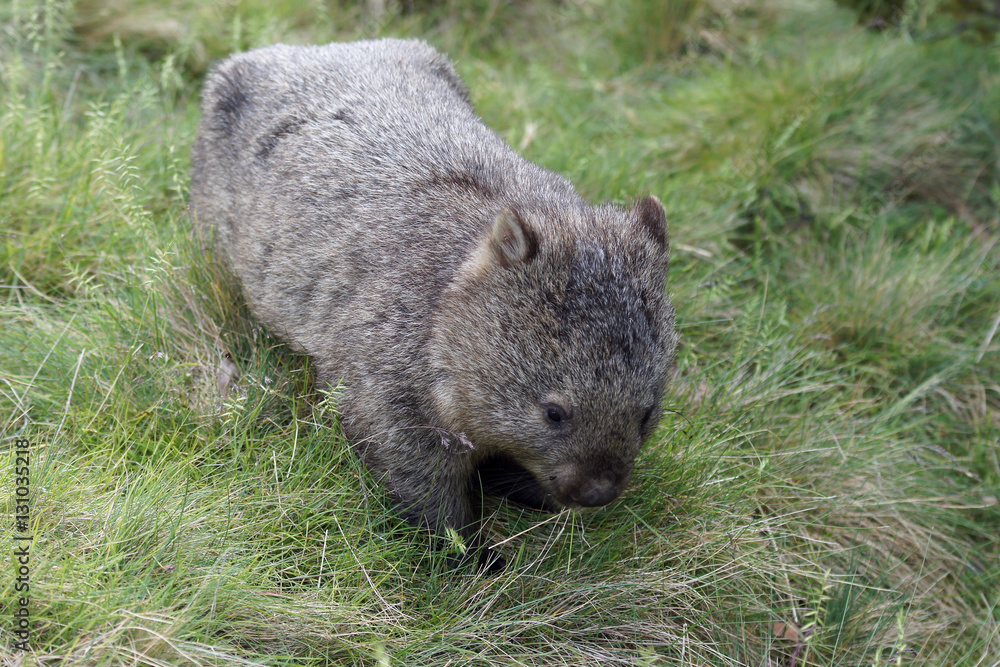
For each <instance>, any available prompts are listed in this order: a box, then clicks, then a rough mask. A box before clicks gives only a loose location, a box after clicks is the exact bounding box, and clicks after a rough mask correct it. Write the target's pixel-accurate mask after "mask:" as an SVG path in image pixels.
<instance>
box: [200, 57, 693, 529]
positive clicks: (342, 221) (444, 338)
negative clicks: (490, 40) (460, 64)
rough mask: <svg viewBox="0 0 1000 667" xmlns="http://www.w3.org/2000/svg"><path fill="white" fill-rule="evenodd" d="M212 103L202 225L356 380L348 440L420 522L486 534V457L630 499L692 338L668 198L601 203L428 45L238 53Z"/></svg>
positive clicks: (217, 75)
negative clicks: (686, 334) (630, 486)
mask: <svg viewBox="0 0 1000 667" xmlns="http://www.w3.org/2000/svg"><path fill="white" fill-rule="evenodd" d="M203 114H204V115H203V119H202V122H201V128H200V132H199V136H198V139H197V142H196V143H195V146H194V151H193V160H192V161H193V168H192V197H191V201H192V208H193V212H194V215H195V218H196V222H197V226H198V228H199V230H200V232H201V234H202V236H203V238H206V239H207V238H210V237H211V236H212V235H213V234H214V239H215V243H216V245H217V247H218V248H219V249H220V254H221V255H222V256H224V257H225V258H226V260H227V261H228V263H229V265H230V266H231V268H232V270H233V271H234V273H235V274H236V275H237V276H238V277H239V279H240V280H241V282H242V284H243V288H244V291H245V293H246V295H247V298H248V300H249V302H250V305H251V308H252V310H253V312H254V313H255V315H256V316H257V318H259V319H260V320H261V321H262V322H264V323H265V324H266V325H267V326H268V327H269V328H270V329H271V330H272V331H273V332H274V333H275V334H276V335H278V336H279V337H281V338H282V339H283V340H285V341H287V342H288V343H289V344H290V345H292V346H293V347H295V348H297V349H300V350H304V351H305V352H307V353H308V354H309V355H311V357H312V358H313V360H314V365H315V369H316V378H317V381H318V382H319V383H320V384H321V385H326V384H335V383H337V382H338V381H341V380H342V381H343V383H344V385H345V390H344V395H343V401H342V406H341V407H342V413H343V427H344V430H345V433H346V434H347V436H348V437H349V438H350V440H351V441H352V442H353V443H354V445H355V447H356V449H357V451H358V452H359V454H360V455H361V457H362V458H363V460H364V461H365V462H366V464H367V465H368V466H369V467H370V468H371V469H373V470H374V471H376V472H377V473H379V474H381V475H382V476H383V478H384V481H385V483H386V485H387V486H388V487H389V488H390V489H391V491H392V492H393V493H394V494H395V497H396V499H397V500H398V502H399V506H400V508H401V510H402V512H403V513H404V515H405V516H406V517H407V518H408V519H410V520H411V521H414V522H417V523H422V524H424V525H427V526H430V527H432V528H434V529H436V530H438V531H439V532H440V531H442V530H443V529H444V528H455V529H457V530H458V531H459V532H460V533H461V534H464V535H466V536H471V535H473V534H474V533H475V530H476V525H477V522H478V510H477V507H476V502H475V498H476V497H477V494H478V485H477V471H479V472H481V474H482V476H483V478H484V486H485V487H486V489H487V490H488V491H492V492H496V493H499V494H502V495H507V496H509V497H510V498H512V499H514V500H516V501H519V502H522V503H525V504H528V505H531V506H534V507H538V508H542V509H549V510H552V509H556V508H558V507H560V506H564V505H565V506H596V505H604V504H606V503H607V502H610V501H611V500H613V499H614V498H615V497H617V496H618V494H619V493H620V492H621V490H622V488H623V487H624V486H625V484H626V483H627V481H628V479H629V476H630V475H631V472H632V468H633V464H634V461H635V458H636V456H637V454H638V453H639V450H640V446H641V444H642V443H643V441H644V440H646V438H648V436H649V435H650V433H651V432H652V430H653V428H654V426H655V424H656V422H657V420H658V418H659V414H660V401H661V398H662V396H663V392H664V388H665V385H666V383H667V379H668V373H669V370H670V368H671V366H672V363H673V355H674V348H675V346H676V334H675V332H674V311H673V308H672V306H671V304H670V301H669V299H668V297H667V295H666V287H665V274H666V269H667V256H668V246H667V238H666V220H665V215H664V212H663V207H662V206H661V205H660V202H659V201H658V200H657V199H656V198H655V197H648V198H646V199H644V200H642V201H640V202H639V203H638V204H637V205H636V206H635V208H634V209H632V210H631V211H626V210H624V209H621V208H619V207H617V206H612V205H603V206H599V207H590V206H588V205H587V204H586V203H585V202H584V201H583V200H582V199H581V197H580V196H579V195H578V194H577V193H576V191H575V190H574V189H573V187H572V185H571V184H570V183H569V182H568V181H567V180H566V179H564V178H562V177H561V176H558V175H556V174H553V173H551V172H548V171H546V170H544V169H542V168H540V167H538V166H536V165H534V164H532V163H530V162H527V161H526V160H524V159H523V158H521V157H519V156H518V155H517V154H516V153H514V151H513V150H512V149H511V148H510V147H509V146H508V145H507V144H506V143H504V142H503V140H501V139H500V138H499V137H498V136H497V135H496V134H495V133H494V132H493V131H491V130H490V129H489V128H487V127H486V126H485V125H484V124H483V123H482V122H481V121H480V120H479V118H478V117H477V116H476V115H475V113H474V112H473V109H472V106H471V104H470V101H469V96H468V93H467V91H466V89H465V86H464V85H463V83H462V82H461V80H460V79H459V78H458V76H457V75H456V73H455V71H454V69H453V68H452V66H451V64H450V63H449V62H448V60H447V59H445V58H444V57H443V56H441V55H440V54H438V53H437V52H436V51H434V50H433V49H432V48H431V47H429V46H427V45H426V44H424V43H422V42H417V41H400V40H381V41H368V42H357V43H352V44H331V45H328V46H310V47H290V46H283V45H277V46H272V47H269V48H265V49H260V50H257V51H251V52H249V53H243V54H239V55H236V56H233V57H231V58H229V59H228V60H226V61H224V62H223V63H221V64H220V65H219V66H218V67H216V68H215V69H214V71H213V72H212V73H211V74H210V75H209V77H208V81H207V83H206V85H205V91H204V99H203Z"/></svg>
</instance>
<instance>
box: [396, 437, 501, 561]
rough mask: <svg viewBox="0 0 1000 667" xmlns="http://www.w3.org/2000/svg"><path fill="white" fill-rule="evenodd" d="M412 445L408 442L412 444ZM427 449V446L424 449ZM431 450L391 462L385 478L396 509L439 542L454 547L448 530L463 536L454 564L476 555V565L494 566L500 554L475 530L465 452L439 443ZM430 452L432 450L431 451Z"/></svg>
mask: <svg viewBox="0 0 1000 667" xmlns="http://www.w3.org/2000/svg"><path fill="white" fill-rule="evenodd" d="M410 444H411V445H412V443H410ZM428 449H430V447H429V448H428ZM433 449H434V450H436V451H434V453H433V454H431V453H430V452H428V450H427V449H423V450H421V449H417V451H418V452H420V454H423V456H420V455H417V454H413V455H411V456H409V457H401V458H402V459H403V460H400V461H396V462H395V465H392V466H390V467H389V469H388V471H387V478H388V482H389V486H390V488H391V489H392V491H393V495H394V504H395V506H396V510H397V511H398V512H399V514H400V515H401V516H402V517H403V518H404V519H406V520H407V521H408V522H409V523H411V524H413V525H417V526H422V527H424V528H429V529H430V530H431V531H432V532H433V533H434V534H435V535H436V536H437V537H438V539H439V540H441V544H442V546H443V547H444V548H445V549H447V550H449V551H453V550H454V549H455V547H456V545H455V544H454V541H453V539H452V537H453V536H452V535H449V533H450V532H451V531H454V533H455V534H457V537H459V538H461V539H462V540H463V541H464V545H463V546H464V548H465V554H463V555H461V556H459V557H458V558H456V559H455V561H456V563H460V562H464V561H466V560H468V559H469V558H475V559H476V560H477V562H478V564H479V566H480V567H485V568H487V569H489V570H490V571H497V570H499V569H501V568H502V567H503V559H502V557H500V556H499V554H497V553H496V552H495V551H493V550H492V549H490V548H489V547H488V546H487V545H486V543H485V542H484V541H483V540H482V538H481V537H480V535H479V529H480V525H479V521H478V519H477V517H478V513H477V512H475V511H474V510H475V508H474V507H473V504H472V500H471V497H470V494H469V490H470V489H469V485H470V480H471V475H472V473H473V467H472V465H471V463H470V461H469V458H468V456H467V455H466V454H464V453H452V452H442V451H441V450H440V446H439V445H438V443H435V446H434V448H433ZM432 451H433V450H432Z"/></svg>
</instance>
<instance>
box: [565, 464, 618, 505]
mask: <svg viewBox="0 0 1000 667" xmlns="http://www.w3.org/2000/svg"><path fill="white" fill-rule="evenodd" d="M618 493H619V489H618V475H616V474H614V473H613V472H611V471H610V470H606V471H605V472H603V473H601V474H600V475H597V476H596V477H591V478H590V479H588V480H586V481H585V482H584V483H583V484H581V485H580V490H579V495H578V496H577V498H576V500H577V502H579V503H580V505H581V506H583V507H602V506H604V505H607V504H608V503H610V502H611V501H612V500H614V499H615V498H617V497H618Z"/></svg>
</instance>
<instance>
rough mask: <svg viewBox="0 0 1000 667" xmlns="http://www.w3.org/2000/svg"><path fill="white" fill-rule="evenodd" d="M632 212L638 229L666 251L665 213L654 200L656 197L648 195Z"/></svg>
mask: <svg viewBox="0 0 1000 667" xmlns="http://www.w3.org/2000/svg"><path fill="white" fill-rule="evenodd" d="M633 212H634V213H635V216H636V219H637V220H638V222H639V228H640V229H641V230H642V231H644V232H646V233H647V234H649V236H650V237H652V239H653V241H655V242H656V244H657V245H658V246H660V247H661V248H662V249H663V251H664V252H666V251H667V250H668V247H667V243H668V241H667V212H666V211H664V210H663V204H661V203H660V200H659V199H657V198H656V195H649V196H648V197H646V198H645V199H643V200H642V201H641V202H639V203H638V204H636V205H635V210H634V211H633Z"/></svg>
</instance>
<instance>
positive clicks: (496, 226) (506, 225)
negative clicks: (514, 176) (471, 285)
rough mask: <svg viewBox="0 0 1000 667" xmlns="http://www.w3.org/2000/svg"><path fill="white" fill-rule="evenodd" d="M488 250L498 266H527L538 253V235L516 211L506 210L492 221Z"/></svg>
mask: <svg viewBox="0 0 1000 667" xmlns="http://www.w3.org/2000/svg"><path fill="white" fill-rule="evenodd" d="M489 248H490V255H491V256H492V259H493V261H494V262H495V263H496V264H499V265H500V266H506V267H511V266H516V265H518V264H527V263H528V262H530V261H531V260H532V259H534V257H535V254H536V253H537V252H538V235H537V234H535V230H533V229H532V228H531V227H529V226H528V224H527V223H526V222H525V221H524V219H523V218H521V216H520V215H518V214H517V212H516V211H514V210H513V209H509V208H506V209H504V210H502V211H500V213H498V214H497V217H496V220H494V221H493V231H492V232H491V233H490V242H489Z"/></svg>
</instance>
